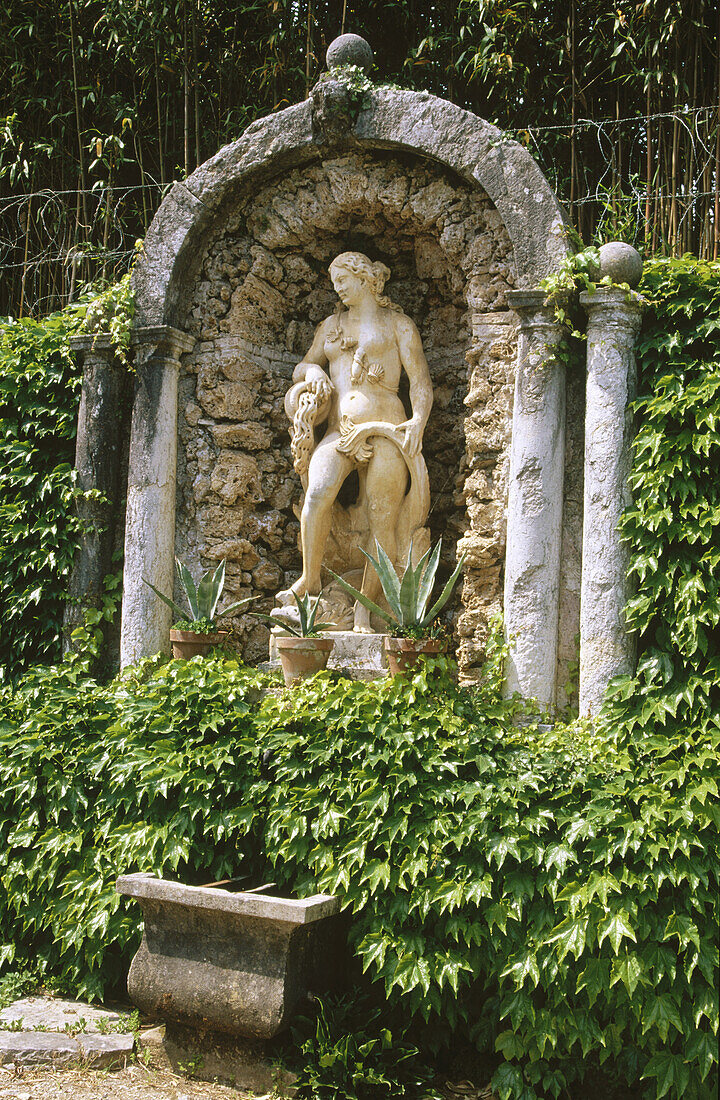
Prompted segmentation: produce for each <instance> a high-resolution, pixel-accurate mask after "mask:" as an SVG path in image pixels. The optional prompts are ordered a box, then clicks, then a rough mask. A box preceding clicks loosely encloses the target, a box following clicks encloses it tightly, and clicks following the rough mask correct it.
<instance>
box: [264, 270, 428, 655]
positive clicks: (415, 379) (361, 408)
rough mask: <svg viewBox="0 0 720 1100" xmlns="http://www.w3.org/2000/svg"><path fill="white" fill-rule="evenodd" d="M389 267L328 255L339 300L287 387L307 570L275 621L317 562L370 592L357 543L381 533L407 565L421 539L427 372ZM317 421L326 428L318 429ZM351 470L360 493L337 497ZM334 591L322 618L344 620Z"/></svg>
mask: <svg viewBox="0 0 720 1100" xmlns="http://www.w3.org/2000/svg"><path fill="white" fill-rule="evenodd" d="M389 275H390V271H389V269H388V268H387V267H386V266H385V264H382V263H373V262H372V261H371V260H369V259H368V257H367V256H364V255H363V254H362V253H360V252H343V253H342V254H341V255H340V256H337V257H336V258H335V259H334V260H333V262H332V263H331V265H330V277H331V278H332V283H333V286H334V288H335V290H336V291H337V294H338V296H339V298H340V303H339V304H338V307H337V309H336V310H335V312H334V313H333V315H332V316H331V317H328V318H326V320H324V321H323V322H322V323H321V324H320V325H319V326H318V328H317V330H316V332H315V338H314V340H313V343H312V346H311V348H310V350H309V351H308V353H307V355H306V356H305V358H304V359H303V361H302V363H299V364H298V365H297V366H296V368H295V371H294V372H293V383H294V385H293V386H292V388H291V389H290V390H289V391H288V393H287V395H286V397H285V411H286V412H287V415H288V417H289V419H290V420H291V421H292V429H291V436H292V455H293V460H294V465H295V469H296V471H297V472H298V474H299V475H300V478H301V481H302V486H303V490H304V500H303V504H302V510H301V512H300V528H301V548H302V558H303V571H302V574H301V576H300V577H299V579H298V580H297V581H296V582H295V584H293V586H292V588H291V589H288V590H287V591H284V592H280V593H278V602H279V604H280V605H281V607H280V609H277V610H276V612H275V614H276V616H277V618H278V619H279V620H280V621H282V619H283V618H284V617H286V615H287V614H288V613H289V612H290V611H291V607H292V606H294V600H293V597H292V593H293V592H295V593H296V594H297V595H299V596H301V595H303V594H304V593H306V592H308V593H310V594H311V595H316V594H318V593H319V592H320V591H321V588H322V579H321V567H322V565H323V564H327V565H330V567H331V568H332V569H333V570H334V571H335V572H336V573H339V574H341V575H345V576H348V577H350V576H351V574H352V573H353V572H354V574H355V581H356V582H357V581H359V580H360V577H359V576H358V572H359V570H362V591H363V592H364V593H365V594H366V595H367V596H369V597H370V598H371V599H373V600H375V601H377V599H378V597H379V596H380V593H381V589H380V582H379V578H378V577H377V575H376V573H375V570H374V569H373V568H372V567H371V566H370V565H369V564H368V563H367V562H366V561H365V559H364V558H363V556H362V554H361V553H360V548H361V547H362V548H364V549H366V550H369V551H370V552H372V553H374V551H375V539H377V541H378V542H379V543H380V544H381V546H382V547H383V549H384V550H385V552H386V553H387V555H388V556H389V557H390V559H391V560H392V561H393V562H394V563H396V564H398V563H402V564H404V562H405V560H406V558H407V554H408V550H409V548H410V545H411V544H412V547H413V557H414V558H415V559H416V560H417V558H419V557H420V555H422V554H423V553H424V551H425V549H426V548H427V546H428V545H429V533H428V531H427V529H426V528H425V527H424V524H425V521H426V519H427V514H428V509H429V503H430V492H429V485H428V475H427V467H426V465H425V460H424V459H423V456H422V451H421V448H422V440H423V432H424V430H425V425H426V423H427V419H428V416H429V414H430V409H431V406H432V400H433V393H432V383H431V381H430V372H429V370H428V365H427V361H426V359H425V355H424V353H423V348H422V343H421V341H420V334H419V333H418V330H417V328H416V327H415V325H414V323H413V322H412V321H411V320H410V318H409V317H408V316H406V314H405V313H403V311H402V309H400V307H399V306H397V305H395V304H394V303H393V302H391V301H390V299H389V298H387V297H386V296H385V295H384V294H383V287H384V286H385V282H386V281H387V279H388V277H389ZM403 370H405V373H406V374H407V377H408V380H409V383H410V387H409V394H410V405H411V407H412V416H411V417H410V419H408V418H407V414H406V411H405V408H404V407H403V403H402V401H401V400H400V397H399V396H398V387H399V385H400V379H401V374H402V371H403ZM323 424H325V425H326V428H325V433H324V435H322V438H318V434H319V433H318V432H317V429H318V427H320V426H321V425H323ZM353 470H357V471H358V475H359V483H360V491H359V495H358V499H357V502H356V503H355V504H354V505H351V506H350V507H347V508H345V507H343V506H342V505H341V504H340V503H339V502H338V500H337V497H338V493H339V492H340V489H341V487H342V485H343V483H344V482H345V480H346V478H347V477H348V476H349V475H350V474H351V472H352V471H353ZM338 587H339V586H336V588H338ZM324 597H325V594H324ZM338 598H339V594H338V593H337V592H336V594H335V603H333V601H332V599H331V600H330V603H329V605H328V607H327V610H325V609H324V610H323V618H328V617H329V616H331V615H333V614H334V615H335V617H334V618H333V621H334V622H335V623H336V625H337V626H338V627H340V628H342V627H346V626H349V625H350V623H349V622H348V621H347V620H348V611H349V609H348V607H347V606H346V609H345V614H344V616H343V609H342V607H340V606H339V605H338V602H337V601H338ZM350 614H351V615H352V620H351V621H352V626H353V629H354V630H356V631H359V632H362V633H371V632H372V630H373V628H372V625H371V622H370V615H369V612H368V611H367V610H366V609H365V608H364V607H362V606H361V605H360V604H357V605H356V607H355V609H354V613H353V612H352V611H350ZM343 617H344V619H345V621H344V622H338V618H340V619H342V618H343Z"/></svg>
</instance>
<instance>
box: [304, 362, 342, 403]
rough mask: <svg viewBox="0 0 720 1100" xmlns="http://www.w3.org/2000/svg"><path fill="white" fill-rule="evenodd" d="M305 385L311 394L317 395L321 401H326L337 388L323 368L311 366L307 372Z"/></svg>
mask: <svg viewBox="0 0 720 1100" xmlns="http://www.w3.org/2000/svg"><path fill="white" fill-rule="evenodd" d="M305 384H306V386H307V389H309V390H310V391H311V393H316V394H317V395H318V397H319V398H320V400H321V401H326V400H327V399H328V398H329V397H330V395H331V394H332V392H333V390H334V389H335V387H334V386H333V384H332V382H331V381H330V379H329V378H328V376H327V375H326V373H325V371H324V370H323V369H322V367H318V366H315V365H314V364H313V365H312V366H309V367H308V368H307V370H306V372H305Z"/></svg>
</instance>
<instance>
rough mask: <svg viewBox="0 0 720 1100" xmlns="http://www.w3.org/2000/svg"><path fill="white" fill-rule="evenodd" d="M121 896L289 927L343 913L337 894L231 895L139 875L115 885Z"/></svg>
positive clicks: (124, 876)
mask: <svg viewBox="0 0 720 1100" xmlns="http://www.w3.org/2000/svg"><path fill="white" fill-rule="evenodd" d="M115 889H116V890H117V892H118V894H124V895H126V896H127V897H131V898H138V899H142V898H147V899H148V900H149V901H159V902H163V901H164V902H168V903H170V904H174V905H184V906H187V907H190V908H195V909H210V910H215V911H220V912H225V913H234V914H235V915H237V916H241V917H256V918H260V919H265V920H271V921H276V922H284V923H287V924H311V923H313V922H314V921H317V920H323V919H324V918H325V917H331V916H334V915H335V914H336V913H338V912H339V910H340V898H338V897H337V896H336V895H334V894H313V895H312V896H311V897H309V898H303V899H294V898H278V897H274V896H273V895H272V894H251V893H243V892H242V891H238V892H237V893H229V892H228V891H227V890H221V889H218V888H217V887H213V886H186V885H185V884H184V883H182V882H172V881H170V880H169V879H163V878H158V877H157V875H153V874H147V873H138V874H133V875H120V877H119V878H118V880H117V882H116V883H115Z"/></svg>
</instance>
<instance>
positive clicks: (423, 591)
mask: <svg viewBox="0 0 720 1100" xmlns="http://www.w3.org/2000/svg"><path fill="white" fill-rule="evenodd" d="M441 550H442V539H438V540H437V545H436V546H435V547H434V549H433V551H432V553H431V554H430V556H429V559H428V560H427V563H426V565H425V572H424V573H423V577H422V580H421V581H420V583H419V584H418V622H420V623H421V624H424V623H425V622H427V618H426V615H427V605H428V604H429V602H430V597H431V595H432V590H433V587H434V586H435V575H436V573H437V570H438V565H439V563H440V551H441Z"/></svg>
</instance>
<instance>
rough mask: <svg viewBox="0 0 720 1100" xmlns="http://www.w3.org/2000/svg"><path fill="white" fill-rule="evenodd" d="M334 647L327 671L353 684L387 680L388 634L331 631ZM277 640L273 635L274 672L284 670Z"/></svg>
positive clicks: (271, 664)
mask: <svg viewBox="0 0 720 1100" xmlns="http://www.w3.org/2000/svg"><path fill="white" fill-rule="evenodd" d="M323 637H328V638H332V640H333V642H334V643H335V644H334V645H333V648H332V651H331V653H330V657H329V658H328V663H327V667H328V668H329V669H334V670H335V671H337V672H341V673H342V674H343V676H347V677H349V678H350V679H351V680H376V679H381V678H382V677H383V676H387V669H388V663H387V657H386V656H385V649H384V640H385V635H384V634H355V633H354V632H353V631H352V630H333V631H328V632H327V634H324V635H323ZM275 639H276V636H275V635H274V634H272V633H271V635H270V668H280V658H279V657H278V653H277V644H276V640H275Z"/></svg>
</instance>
